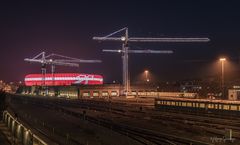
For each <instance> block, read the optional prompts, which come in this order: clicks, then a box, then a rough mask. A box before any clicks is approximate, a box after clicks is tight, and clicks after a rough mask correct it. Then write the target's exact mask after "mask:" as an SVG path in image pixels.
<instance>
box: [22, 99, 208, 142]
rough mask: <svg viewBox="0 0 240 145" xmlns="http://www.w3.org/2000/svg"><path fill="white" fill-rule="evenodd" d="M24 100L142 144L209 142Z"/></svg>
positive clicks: (50, 103)
mask: <svg viewBox="0 0 240 145" xmlns="http://www.w3.org/2000/svg"><path fill="white" fill-rule="evenodd" d="M18 99H19V98H18ZM18 101H19V100H18ZM20 101H23V100H20ZM25 101H27V103H33V104H35V105H40V106H41V107H44V108H47V109H51V110H56V111H58V112H59V111H60V112H62V113H64V114H67V115H71V116H74V117H77V118H80V119H85V120H87V121H89V122H91V123H95V124H97V125H100V126H104V127H106V128H109V129H111V130H113V131H115V132H118V133H120V134H123V135H127V136H128V137H130V138H132V139H134V140H136V141H138V142H140V143H142V144H157V145H158V144H159V145H161V144H166V145H169V144H170V145H171V144H172V145H175V144H177V145H187V144H199V145H201V144H203V145H204V144H210V143H207V142H201V141H196V140H191V139H188V138H182V137H178V136H173V135H169V134H163V133H159V132H154V131H152V130H146V129H143V128H137V127H132V126H127V125H124V124H119V123H115V122H113V121H112V120H109V119H106V118H97V117H92V116H89V115H86V114H84V113H79V112H75V111H71V110H68V109H66V108H63V107H62V104H58V103H55V104H53V103H52V102H49V100H48V101H47V102H45V101H43V102H41V101H40V100H37V101H36V100H34V101H33V100H31V99H29V100H25ZM88 107H89V106H88ZM90 107H91V106H90ZM94 109H98V108H96V106H95V108H94ZM104 111H109V108H108V107H106V108H105V109H104ZM118 112H119V110H118Z"/></svg>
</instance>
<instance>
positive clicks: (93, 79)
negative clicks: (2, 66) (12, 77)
mask: <svg viewBox="0 0 240 145" xmlns="http://www.w3.org/2000/svg"><path fill="white" fill-rule="evenodd" d="M44 80H45V81H44ZM74 84H81V85H101V84H103V77H102V76H101V75H95V74H82V73H55V74H54V75H53V74H46V75H45V77H43V75H42V74H29V75H26V76H25V85H26V86H41V85H45V86H70V85H74Z"/></svg>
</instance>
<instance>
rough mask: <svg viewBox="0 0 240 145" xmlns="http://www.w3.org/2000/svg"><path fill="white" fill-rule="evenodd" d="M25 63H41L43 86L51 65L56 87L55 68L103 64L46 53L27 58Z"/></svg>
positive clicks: (99, 61)
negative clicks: (48, 66) (81, 64)
mask: <svg viewBox="0 0 240 145" xmlns="http://www.w3.org/2000/svg"><path fill="white" fill-rule="evenodd" d="M24 61H27V62H31V63H40V64H41V72H42V76H43V77H42V79H43V80H42V86H43V87H44V86H45V77H46V72H47V65H51V73H52V81H53V83H52V84H53V85H54V72H55V66H56V65H60V66H69V67H79V63H101V60H85V59H78V58H74V57H68V56H64V55H60V54H55V53H52V54H49V55H46V53H45V52H41V53H39V54H38V55H36V56H34V57H33V58H25V59H24Z"/></svg>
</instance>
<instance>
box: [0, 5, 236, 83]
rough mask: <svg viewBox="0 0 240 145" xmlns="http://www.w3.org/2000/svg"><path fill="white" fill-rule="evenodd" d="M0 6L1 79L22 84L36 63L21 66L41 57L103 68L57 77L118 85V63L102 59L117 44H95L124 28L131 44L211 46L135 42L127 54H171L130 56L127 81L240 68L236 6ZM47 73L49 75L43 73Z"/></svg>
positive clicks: (108, 57)
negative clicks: (223, 59)
mask: <svg viewBox="0 0 240 145" xmlns="http://www.w3.org/2000/svg"><path fill="white" fill-rule="evenodd" d="M235 2H236V3H234V2H231V1H227V0H225V1H210V0H208V1H203V0H201V1H200V0H199V1H180V0H176V1H171V0H170V1H161V0H159V1H142V2H141V1H140V0H138V1H131V2H130V0H129V1H124V0H121V1H120V0H119V1H112V2H107V1H96V2H94V1H91V2H90V1H69V0H68V1H65V2H62V1H51V2H44V1H25V2H22V1H21V2H20V1H18V2H15V1H9V2H7V1H5V2H1V4H0V18H1V21H0V50H1V51H0V52H1V59H0V60H1V61H0V68H1V72H0V79H3V80H5V81H22V80H23V79H24V76H25V75H26V74H29V73H40V68H41V67H40V64H29V63H27V62H24V61H23V59H24V58H26V57H33V56H35V55H37V54H38V53H40V52H42V51H46V52H47V53H58V54H63V55H67V56H72V57H77V58H82V59H101V60H102V61H103V63H101V64H80V67H79V68H69V67H62V66H58V67H57V68H56V71H57V72H83V73H97V74H101V75H103V76H104V78H105V82H112V81H113V80H116V81H117V82H120V81H121V72H122V64H121V56H120V54H115V53H103V52H102V49H119V48H121V43H119V42H114V43H113V42H101V43H99V42H97V41H93V40H92V37H93V36H105V35H107V34H109V33H111V32H114V31H116V30H118V29H121V28H123V27H128V28H129V35H130V36H135V37H208V38H210V39H211V42H209V43H189V44H186V43H184V44H183V43H181V44H180V43H178V44H176V43H172V44H170V43H144V44H142V43H141V44H140V43H134V44H130V46H131V48H132V49H157V50H166V49H169V50H173V51H174V54H170V55H167V54H131V55H130V70H131V78H132V80H137V76H139V75H140V74H142V73H143V71H144V70H145V69H148V70H149V71H150V73H151V74H152V75H155V76H157V78H158V79H159V80H160V81H162V80H163V81H168V80H171V81H172V80H181V79H186V78H202V77H206V76H211V75H213V76H214V75H217V74H218V73H219V72H218V69H217V68H218V67H219V66H218V65H217V64H218V63H217V60H218V58H219V57H220V56H227V58H228V61H229V63H231V64H232V65H231V66H235V67H234V69H229V71H230V70H231V71H234V72H237V71H238V69H239V68H240V64H239V62H240V61H239V58H240V9H239V6H240V5H239V4H238V3H237V1H235ZM49 70H50V69H49Z"/></svg>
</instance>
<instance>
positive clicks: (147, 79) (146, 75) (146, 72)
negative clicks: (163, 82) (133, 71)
mask: <svg viewBox="0 0 240 145" xmlns="http://www.w3.org/2000/svg"><path fill="white" fill-rule="evenodd" d="M144 73H145V77H146V81H147V82H149V81H150V80H149V78H148V73H149V71H148V70H145V71H144Z"/></svg>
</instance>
